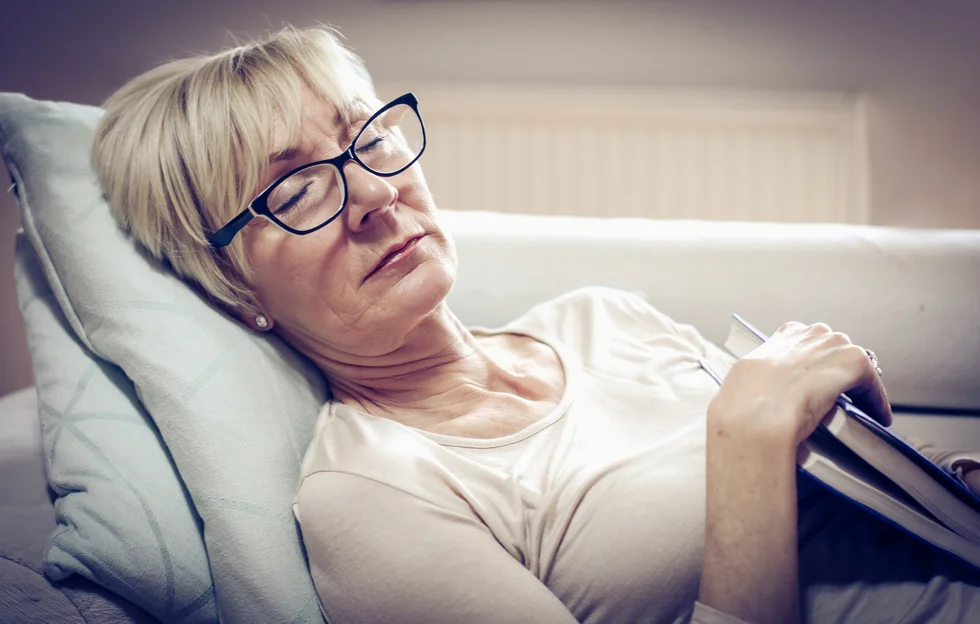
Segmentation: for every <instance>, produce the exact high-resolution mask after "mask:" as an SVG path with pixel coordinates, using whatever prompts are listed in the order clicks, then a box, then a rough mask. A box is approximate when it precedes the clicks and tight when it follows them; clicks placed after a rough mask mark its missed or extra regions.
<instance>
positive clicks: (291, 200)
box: [276, 184, 310, 215]
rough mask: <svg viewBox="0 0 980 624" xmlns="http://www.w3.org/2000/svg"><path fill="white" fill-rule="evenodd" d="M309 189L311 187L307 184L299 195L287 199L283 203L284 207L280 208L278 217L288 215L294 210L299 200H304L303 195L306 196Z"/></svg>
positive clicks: (277, 212)
mask: <svg viewBox="0 0 980 624" xmlns="http://www.w3.org/2000/svg"><path fill="white" fill-rule="evenodd" d="M308 188H310V185H309V184H306V185H305V186H303V188H302V190H300V192H299V193H296V194H295V195H293V196H292V197H290V198H289V199H287V200H286V201H285V202H284V203H283V205H282V206H280V207H279V210H277V211H276V214H277V215H281V214H286V213H287V212H289V211H290V210H292V209H293V207H294V206H295V205H296V204H297V203H298V202H299V200H300V199H302V198H303V195H305V194H306V189H308Z"/></svg>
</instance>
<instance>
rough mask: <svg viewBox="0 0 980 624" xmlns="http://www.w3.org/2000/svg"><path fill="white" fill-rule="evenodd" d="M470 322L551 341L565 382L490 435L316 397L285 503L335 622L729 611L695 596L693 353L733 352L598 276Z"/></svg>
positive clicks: (697, 459)
mask: <svg viewBox="0 0 980 624" xmlns="http://www.w3.org/2000/svg"><path fill="white" fill-rule="evenodd" d="M473 331H474V333H475V334H477V335H480V334H488V333H505V332H507V333H518V334H525V335H528V336H531V337H533V338H536V339H537V340H540V341H541V342H543V343H545V344H548V345H550V346H551V347H552V348H553V349H554V350H555V352H556V353H557V354H558V357H559V359H560V361H561V363H562V366H563V367H564V370H565V381H566V384H565V386H566V387H565V393H564V396H563V397H562V399H561V401H560V403H559V405H558V406H557V407H556V408H555V409H554V411H553V412H552V413H551V414H549V415H548V416H547V417H545V418H543V419H542V420H540V421H538V422H536V423H534V424H532V425H530V426H529V427H527V428H525V429H523V430H521V431H519V432H517V433H515V434H513V435H509V436H506V437H503V438H495V439H489V440H479V439H470V438H460V437H454V436H446V435H440V434H434V433H429V432H425V431H421V430H418V429H414V428H411V427H407V426H405V425H402V424H399V423H397V422H395V421H392V420H388V419H384V418H378V417H374V416H371V415H368V414H365V413H362V412H359V411H357V410H355V409H353V408H351V407H348V406H345V405H342V404H338V403H330V404H328V405H327V406H325V408H324V410H323V412H322V414H321V415H320V418H319V421H318V423H317V427H316V433H315V437H314V441H313V443H312V444H311V446H310V448H309V450H308V451H307V454H306V457H305V459H304V461H303V468H302V482H301V485H300V489H299V493H298V495H297V501H296V505H295V508H294V511H295V514H296V517H297V519H298V520H299V522H300V525H301V527H302V531H303V538H304V542H305V545H306V549H307V553H308V556H309V561H310V570H311V573H312V576H313V580H314V583H315V585H316V588H317V593H318V595H319V597H320V601H321V609H322V610H323V613H324V614H325V616H326V617H327V619H328V620H329V621H330V622H331V624H347V623H354V622H364V623H371V624H380V623H384V622H392V623H396V622H397V623H399V624H404V623H409V622H427V623H432V624H440V623H443V622H445V623H447V624H448V623H453V624H458V623H468V622H472V623H475V624H483V623H485V622H499V623H501V624H516V623H519V622H528V623H533V624H550V623H552V622H554V623H558V622H561V623H567V624H571V623H573V622H576V621H578V622H588V623H599V622H602V623H640V622H674V621H689V620H691V619H692V617H693V621H695V622H703V623H705V624H708V623H715V622H729V623H731V622H739V620H738V619H736V618H733V617H731V616H726V615H724V614H721V613H718V612H716V611H714V610H711V609H708V608H706V607H704V606H703V605H700V604H697V603H696V598H697V594H698V580H699V577H700V570H701V550H702V547H703V543H704V516H705V504H704V501H705V483H704V480H705V475H704V467H705V412H706V408H707V405H708V403H709V401H710V400H711V398H712V397H713V396H714V394H715V393H716V392H717V389H718V387H717V384H716V382H715V381H714V380H713V379H712V378H711V377H710V376H709V375H708V374H707V373H706V372H704V370H703V369H702V367H701V365H700V361H701V360H702V359H703V360H705V361H706V362H707V363H708V364H709V365H711V366H712V367H713V368H715V369H716V370H719V369H721V370H723V369H725V368H727V366H726V365H725V362H730V361H731V356H729V355H728V354H726V353H724V352H722V351H721V350H720V349H719V348H718V347H716V346H715V345H713V344H711V343H709V342H708V341H706V340H704V339H703V338H702V337H701V336H700V334H698V332H697V331H696V330H695V329H694V328H692V327H690V326H686V325H681V324H678V323H675V322H673V321H672V320H671V319H670V318H668V317H667V316H665V315H664V314H662V313H660V312H658V311H656V310H655V309H654V308H652V307H651V306H649V305H648V304H647V303H646V302H645V301H643V300H642V299H641V298H639V297H637V296H636V295H633V294H630V293H626V292H622V291H616V290H611V289H605V288H589V289H583V290H578V291H575V292H572V293H569V294H567V295H565V296H562V297H559V298H558V299H555V300H553V301H550V302H547V303H544V304H541V305H539V306H537V307H535V308H533V309H532V310H531V311H530V312H528V313H527V314H525V315H524V316H522V317H521V318H519V319H517V320H515V321H514V322H512V323H510V324H508V325H507V326H505V327H503V328H501V329H498V330H494V331H493V332H491V331H489V330H482V329H476V330H473ZM824 506H826V505H824ZM803 598H804V601H803V602H804V607H805V608H812V607H813V605H816V606H817V607H819V609H823V610H822V611H820V612H821V613H823V614H826V613H828V612H827V608H828V607H827V605H826V604H824V603H821V602H820V599H819V595H811V594H807V593H806V592H804V595H803ZM857 600H858V602H861V600H863V598H862V597H861V596H859V597H858V598H857Z"/></svg>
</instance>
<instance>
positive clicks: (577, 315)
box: [518, 286, 677, 333]
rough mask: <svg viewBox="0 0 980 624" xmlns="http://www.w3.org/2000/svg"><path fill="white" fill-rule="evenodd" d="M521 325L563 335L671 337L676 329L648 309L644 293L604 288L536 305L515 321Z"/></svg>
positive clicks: (584, 290)
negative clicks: (600, 330) (601, 331)
mask: <svg viewBox="0 0 980 624" xmlns="http://www.w3.org/2000/svg"><path fill="white" fill-rule="evenodd" d="M522 321H523V322H525V323H529V324H531V325H536V326H539V327H542V328H560V329H561V330H563V332H564V333H567V332H569V331H573V332H574V331H575V330H578V331H583V330H589V329H590V328H594V327H596V326H602V327H604V328H605V329H606V330H615V329H620V330H622V331H627V332H632V331H636V330H637V329H640V330H642V331H644V333H649V332H655V333H657V332H666V333H671V332H673V331H674V330H675V328H676V326H677V324H676V323H675V322H674V321H673V320H671V319H670V317H668V316H667V315H666V314H664V313H662V312H660V311H659V310H657V309H656V308H655V307H653V306H652V305H650V303H648V302H647V300H646V296H645V295H644V294H643V293H639V292H633V291H627V290H619V289H616V288H608V287H605V286H588V287H585V288H578V289H576V290H572V291H570V292H567V293H565V294H563V295H561V296H559V297H556V298H554V299H551V300H550V301H546V302H544V303H541V304H538V305H536V306H535V307H533V308H532V309H531V310H530V311H528V313H527V314H526V315H525V316H524V317H522V318H521V319H519V320H518V322H522Z"/></svg>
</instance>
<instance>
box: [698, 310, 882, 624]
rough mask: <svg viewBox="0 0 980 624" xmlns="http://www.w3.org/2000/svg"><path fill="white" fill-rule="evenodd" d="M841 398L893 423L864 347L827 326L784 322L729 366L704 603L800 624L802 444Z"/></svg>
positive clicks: (712, 476)
mask: <svg viewBox="0 0 980 624" xmlns="http://www.w3.org/2000/svg"><path fill="white" fill-rule="evenodd" d="M841 392H849V393H850V396H851V398H852V399H854V400H855V402H856V403H859V404H860V405H861V407H863V408H864V409H865V410H866V411H867V412H868V413H869V414H871V415H872V416H875V417H877V418H878V419H879V420H880V421H882V422H883V423H884V424H889V423H890V422H891V409H890V407H889V406H888V400H887V397H886V396H885V393H884V389H883V388H882V387H881V383H880V380H879V379H878V376H877V374H876V373H875V372H874V368H873V367H872V366H871V362H870V360H869V359H868V357H867V355H866V354H865V353H864V350H863V349H861V348H859V347H856V346H854V345H853V344H851V342H850V340H849V339H848V338H847V336H844V335H843V334H838V333H834V332H832V331H831V330H830V328H829V327H827V326H826V325H813V326H805V325H802V324H800V323H788V324H786V325H784V326H783V327H781V328H780V329H779V331H777V332H776V333H775V334H774V335H773V337H772V338H771V339H770V340H769V341H768V342H766V343H765V344H764V345H762V346H760V347H759V348H758V349H756V350H755V351H753V352H752V353H751V354H749V356H747V357H745V358H743V359H742V360H740V361H739V362H738V363H736V364H735V365H734V366H733V367H732V369H731V371H730V372H729V374H728V377H727V378H726V379H725V383H724V384H723V385H722V388H721V390H720V391H719V393H718V395H717V396H716V397H715V399H714V400H713V401H712V403H711V406H710V407H709V410H708V424H707V466H706V478H707V501H706V514H707V518H706V524H705V527H706V533H705V550H704V555H703V564H702V572H701V587H700V596H699V600H700V602H702V603H704V604H706V605H708V606H710V607H712V608H714V609H717V610H719V611H722V612H724V613H728V614H731V615H733V616H736V617H738V618H740V619H743V620H747V621H750V622H755V623H758V624H764V623H768V622H780V623H783V622H796V621H798V620H799V617H800V613H799V598H798V581H797V578H798V567H797V535H796V527H797V507H796V505H797V500H796V473H795V469H796V448H797V446H798V445H799V443H800V442H801V441H802V440H803V439H805V438H806V437H807V436H808V435H810V433H812V431H813V430H814V429H815V428H816V426H817V424H818V423H819V422H820V420H821V419H822V418H823V416H824V415H826V413H827V412H829V411H830V409H831V408H832V407H833V405H834V400H835V399H836V397H837V396H838V395H839V394H840V393H841Z"/></svg>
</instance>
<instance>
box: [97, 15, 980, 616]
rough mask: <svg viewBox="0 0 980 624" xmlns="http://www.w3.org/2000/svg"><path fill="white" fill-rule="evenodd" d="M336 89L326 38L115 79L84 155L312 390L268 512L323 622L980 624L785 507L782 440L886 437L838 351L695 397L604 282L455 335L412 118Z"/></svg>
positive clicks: (119, 210) (956, 595) (786, 335)
mask: <svg viewBox="0 0 980 624" xmlns="http://www.w3.org/2000/svg"><path fill="white" fill-rule="evenodd" d="M365 75H366V74H365V72H364V71H363V68H362V66H361V65H360V62H359V61H358V60H357V59H356V58H355V57H354V56H353V55H352V54H351V53H350V52H348V51H347V50H346V49H345V48H344V47H343V46H341V45H340V44H339V43H338V41H337V39H336V38H335V36H334V34H333V33H332V32H330V31H328V30H326V29H308V30H297V29H292V28H288V29H285V30H283V31H282V32H279V33H276V34H274V35H272V36H270V37H268V38H267V39H265V40H261V41H258V42H255V43H253V44H249V45H245V46H242V47H238V48H235V49H232V50H227V51H225V52H222V53H220V54H217V55H214V56H208V57H196V58H189V59H185V60H179V61H175V62H171V63H168V64H166V65H163V66H162V67H159V68H157V69H154V70H152V71H150V72H148V73H146V74H144V75H142V76H140V77H138V78H136V79H134V80H133V81H131V82H130V83H129V84H127V85H126V86H125V87H123V88H122V89H121V90H120V91H119V92H117V93H116V94H115V95H113V96H112V97H111V98H110V99H109V100H108V102H106V104H105V109H106V113H105V116H104V118H103V119H102V121H101V123H100V125H99V128H98V130H97V134H96V139H95V143H94V148H93V156H94V162H95V165H96V167H97V170H98V173H99V176H100V180H101V182H102V184H103V186H104V188H105V190H106V194H107V197H108V199H109V201H110V204H111V206H112V207H113V211H114V213H115V216H116V217H117V219H118V221H119V222H120V224H121V225H122V226H123V227H124V228H126V229H128V230H129V231H130V232H131V234H132V236H133V237H134V238H135V240H136V241H138V242H139V243H140V244H141V245H142V246H143V247H145V249H146V250H147V252H148V253H150V254H151V255H152V256H154V257H156V258H158V259H160V260H163V261H165V262H167V263H169V265H170V266H172V268H173V269H174V270H175V271H176V273H177V274H179V275H181V276H182V277H183V278H184V279H185V280H186V281H187V282H189V283H190V284H192V285H194V286H195V287H197V288H199V289H200V290H201V291H202V292H204V293H205V294H206V295H207V296H208V297H210V298H211V299H212V300H214V301H215V302H217V303H218V304H219V305H221V306H222V307H223V308H224V309H226V310H227V311H228V312H229V313H230V314H232V315H234V316H235V317H237V318H238V319H240V320H241V322H242V323H245V324H246V325H248V326H249V327H251V328H252V329H253V330H254V331H257V332H271V331H274V332H276V333H277V334H278V335H279V336H281V337H282V338H283V339H284V340H285V341H286V342H288V343H289V344H290V345H292V346H293V347H294V348H296V349H297V350H299V351H300V352H302V353H303V354H305V355H306V356H307V357H309V358H310V359H311V360H312V361H313V362H314V363H315V364H316V365H317V366H318V367H319V368H320V369H321V370H322V372H323V374H324V375H325V377H326V379H327V380H328V383H329V386H330V390H331V392H332V397H333V399H332V400H331V401H330V402H329V403H328V404H327V405H326V406H324V408H323V411H322V413H321V415H320V416H319V420H318V423H317V427H316V434H315V438H314V440H313V441H312V443H311V445H310V447H309V450H308V452H307V455H306V457H305V460H304V462H303V467H302V475H301V476H302V482H301V485H300V488H299V492H298V494H297V498H296V505H295V508H294V511H295V514H296V517H297V518H298V520H299V523H300V526H301V528H302V535H303V539H304V542H305V545H306V548H307V551H308V555H309V564H310V570H311V573H312V576H313V579H314V582H315V586H316V589H317V592H318V595H319V597H320V602H321V608H322V610H323V613H324V614H325V616H326V617H327V618H328V620H329V621H330V622H332V623H333V624H341V623H344V622H400V623H410V622H431V623H437V622H447V623H450V622H453V623H456V622H475V623H482V622H502V623H504V622H505V623H508V624H511V623H515V622H534V623H559V622H567V623H572V622H575V621H582V622H611V623H626V622H662V621H682V620H690V621H695V622H704V623H707V622H729V623H731V622H739V621H750V622H792V621H796V620H798V619H799V618H800V617H804V618H805V619H812V620H819V621H843V620H848V619H849V620H853V621H860V622H871V621H879V619H886V620H887V619H894V618H898V617H906V618H909V619H911V620H915V619H916V618H919V619H923V618H929V617H938V616H941V617H945V618H947V619H948V620H951V621H955V620H956V619H958V618H959V617H961V616H963V614H965V613H967V612H968V611H969V609H970V608H977V609H980V592H978V591H977V590H976V585H977V584H978V583H977V576H976V575H975V574H973V573H972V572H970V571H969V570H967V569H965V567H964V566H961V565H959V564H958V563H956V562H955V561H952V560H951V559H947V558H945V557H944V556H943V555H940V554H937V553H934V552H932V551H930V550H928V549H925V548H924V547H922V546H919V545H916V544H908V543H906V542H905V541H903V538H902V537H900V536H898V535H896V532H895V531H894V529H891V528H889V527H887V526H885V525H883V524H881V523H879V522H878V521H876V520H874V519H871V518H870V517H865V516H864V515H863V514H861V513H860V512H858V511H855V510H854V509H852V508H851V507H850V506H848V505H846V504H842V503H838V502H837V500H836V499H834V498H833V497H831V496H829V495H826V494H822V493H819V492H804V491H798V486H797V481H796V476H795V462H794V458H795V450H796V447H797V445H798V444H799V442H800V441H801V440H802V439H803V438H805V437H806V436H807V435H808V434H809V433H810V432H811V431H812V430H813V429H814V427H815V426H816V424H817V423H818V422H819V420H820V418H821V417H822V416H823V415H824V414H825V413H827V411H828V410H829V409H830V408H831V406H832V405H833V401H834V399H835V397H836V396H837V395H838V394H839V393H841V392H843V391H847V392H849V393H850V394H851V396H852V397H854V398H855V399H856V400H858V401H860V402H861V403H862V404H863V406H864V407H866V408H867V409H868V411H869V412H870V413H872V414H873V415H874V416H875V417H877V418H878V419H879V420H881V421H882V422H884V423H888V422H890V420H891V412H890V409H889V405H888V401H887V399H886V397H885V392H884V389H883V387H882V385H881V382H880V380H879V376H878V375H877V374H876V372H875V367H874V366H873V364H872V362H871V361H870V360H869V358H868V357H867V355H866V352H865V350H864V349H862V348H860V347H858V346H855V345H853V344H851V342H850V340H848V338H847V337H846V336H845V335H843V334H840V333H835V332H833V331H831V329H830V328H828V327H826V326H825V325H812V326H805V325H802V324H799V323H788V324H786V325H785V326H783V327H782V328H780V329H779V331H777V332H776V334H775V335H774V336H773V337H772V339H771V340H770V341H769V342H767V343H766V344H765V345H763V346H762V347H760V348H759V349H757V350H756V351H755V352H754V353H753V354H751V356H750V357H748V358H745V359H744V360H742V361H740V362H738V363H737V364H735V365H734V367H733V368H732V369H731V372H730V374H729V375H728V377H727V378H726V380H725V381H724V384H723V385H722V387H721V389H720V390H719V389H718V388H717V385H716V383H715V382H714V381H713V380H712V378H711V377H710V376H709V375H708V374H707V373H706V372H705V371H704V370H703V369H702V367H701V365H700V362H701V361H705V362H707V363H708V365H709V366H711V365H717V366H719V367H721V366H726V365H727V364H729V363H730V360H729V357H728V356H727V355H725V354H724V353H723V352H721V350H720V349H718V348H717V347H715V346H714V345H712V344H711V343H709V342H707V341H705V340H704V339H703V338H702V337H701V336H700V335H699V334H698V333H697V331H695V330H694V329H693V328H692V327H690V326H686V325H681V324H678V323H675V322H674V321H672V320H671V319H669V318H668V317H666V316H665V315H663V314H661V313H659V312H657V311H656V310H655V309H654V308H652V307H650V306H649V305H647V304H646V303H645V302H644V301H642V300H641V299H639V298H637V297H636V296H634V295H631V294H628V293H624V292H618V291H613V290H608V289H599V288H593V289H585V290H580V291H576V292H573V293H569V294H567V295H565V296H562V297H559V298H558V299H556V300H553V301H549V302H545V303H542V304H540V305H538V306H537V307H535V308H534V309H532V310H530V311H529V312H528V313H526V314H525V315H524V316H521V317H520V318H518V319H515V320H514V321H513V322H511V323H510V324H508V325H507V326H505V327H502V328H499V329H493V330H489V329H468V328H466V327H464V325H463V324H462V323H461V322H460V321H459V319H457V318H456V317H455V316H454V315H453V313H452V311H451V310H450V309H449V308H448V307H447V305H446V303H445V298H446V295H447V294H448V293H449V291H450V288H451V287H452V285H453V280H454V276H455V271H456V255H455V251H454V247H453V241H452V239H451V237H450V236H449V235H448V234H447V233H446V232H445V231H444V230H443V229H442V228H441V227H440V224H439V218H438V214H437V211H436V206H435V203H434V202H433V198H432V195H431V193H430V192H429V189H428V187H427V186H426V182H425V178H424V177H423V175H422V169H421V167H420V164H419V157H420V156H421V155H422V153H423V150H424V148H425V133H424V128H423V125H422V120H421V114H420V113H419V109H420V104H419V103H418V101H417V99H416V98H415V96H413V95H412V94H406V95H403V96H401V97H399V98H396V99H395V100H393V101H391V102H389V103H387V104H383V103H382V102H380V101H378V100H377V98H376V96H375V95H374V92H373V90H372V87H371V84H370V82H369V81H368V80H367V79H366V78H365ZM798 509H799V510H801V511H799V513H798ZM864 538H868V539H864ZM871 541H873V542H874V543H873V544H870V543H869V542H871ZM798 545H799V548H798ZM888 548H890V549H891V550H890V551H889V550H888ZM882 549H885V550H882ZM896 553H897V554H896ZM801 596H802V600H801Z"/></svg>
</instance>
